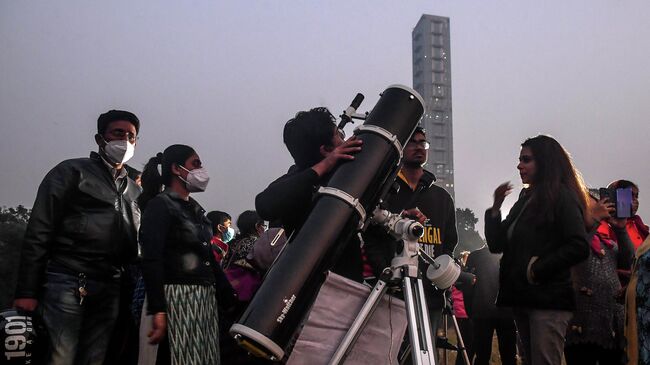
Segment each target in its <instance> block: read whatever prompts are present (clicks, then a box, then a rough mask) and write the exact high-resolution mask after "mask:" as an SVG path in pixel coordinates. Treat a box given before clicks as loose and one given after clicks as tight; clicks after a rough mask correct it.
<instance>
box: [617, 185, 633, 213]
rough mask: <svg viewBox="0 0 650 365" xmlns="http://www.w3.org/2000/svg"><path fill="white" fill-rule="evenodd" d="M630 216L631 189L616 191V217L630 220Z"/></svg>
mask: <svg viewBox="0 0 650 365" xmlns="http://www.w3.org/2000/svg"><path fill="white" fill-rule="evenodd" d="M631 216H632V189H631V188H625V189H616V217H617V218H630V217H631Z"/></svg>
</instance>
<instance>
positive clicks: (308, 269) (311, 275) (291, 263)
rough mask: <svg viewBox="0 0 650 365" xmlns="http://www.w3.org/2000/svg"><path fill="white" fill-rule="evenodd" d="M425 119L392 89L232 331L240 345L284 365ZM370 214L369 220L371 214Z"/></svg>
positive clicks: (406, 92)
mask: <svg viewBox="0 0 650 365" xmlns="http://www.w3.org/2000/svg"><path fill="white" fill-rule="evenodd" d="M423 112H424V101H423V100H422V97H421V96H420V95H419V94H418V93H417V92H416V91H414V90H412V89H410V88H408V87H406V86H401V85H391V86H389V87H388V88H387V89H386V90H385V91H384V92H383V93H382V94H381V97H380V98H379V101H378V102H377V104H376V105H375V107H374V108H373V109H372V111H371V112H370V114H369V115H368V117H367V118H366V121H365V123H364V124H363V125H361V126H359V127H358V128H357V129H356V130H355V135H357V137H358V138H359V139H361V140H363V147H362V150H361V151H360V152H359V153H358V154H356V155H355V159H354V160H353V161H349V162H345V163H343V164H341V165H339V166H338V167H337V168H336V171H335V172H334V173H333V175H332V177H331V178H330V180H329V183H328V186H327V187H323V188H321V190H320V194H319V196H318V197H317V199H316V201H315V203H314V205H313V208H312V210H311V212H310V213H309V216H308V217H307V220H306V221H305V223H304V224H303V226H302V228H301V229H300V230H299V231H297V232H295V233H294V234H293V237H292V238H291V240H290V241H289V242H288V243H287V245H286V247H285V248H284V251H283V252H282V254H281V255H280V256H279V257H278V259H277V261H276V263H275V264H274V265H273V267H272V268H271V270H270V271H269V272H268V274H267V276H266V278H265V279H264V282H263V283H262V286H261V287H260V289H259V290H258V292H257V293H256V294H255V296H254V297H253V300H252V301H251V303H250V305H249V306H248V308H247V309H246V311H245V312H244V314H243V315H242V317H241V318H240V320H239V322H238V323H235V324H234V325H233V326H232V327H231V328H230V333H231V334H232V335H233V336H234V337H235V338H236V339H237V340H238V342H239V343H240V345H242V346H243V347H245V348H246V349H247V350H248V351H250V352H251V353H253V354H256V355H258V356H263V357H267V358H270V359H275V360H280V359H282V357H283V356H284V351H285V348H286V346H287V344H288V343H289V341H290V340H291V337H292V336H293V334H294V332H295V331H296V329H297V327H298V326H299V324H300V322H301V321H302V319H303V317H304V316H305V315H306V313H307V312H308V311H309V309H310V307H311V305H312V304H313V302H314V300H315V298H316V295H317V294H318V290H319V289H320V286H321V285H322V283H323V281H324V278H325V275H324V274H325V272H327V270H329V269H330V268H331V267H332V265H333V264H334V263H335V262H336V260H337V258H338V256H339V254H340V253H341V252H342V251H343V248H344V247H345V245H346V244H347V242H348V241H349V240H350V238H351V237H352V235H354V234H355V233H356V232H357V231H358V230H359V227H360V225H362V224H363V223H364V222H365V220H366V219H369V218H370V216H371V215H372V211H373V210H374V208H375V207H376V206H377V204H378V203H379V200H380V198H382V197H381V195H382V194H383V193H384V192H385V191H386V190H387V189H386V186H387V184H392V183H393V180H394V176H395V172H396V169H397V167H398V166H399V163H400V161H401V157H402V146H404V144H405V143H407V142H408V139H409V138H410V137H411V134H413V131H414V130H415V128H416V126H417V123H418V121H419V120H420V118H421V117H422V114H423ZM366 212H367V213H366Z"/></svg>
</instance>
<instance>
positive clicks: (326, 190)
mask: <svg viewBox="0 0 650 365" xmlns="http://www.w3.org/2000/svg"><path fill="white" fill-rule="evenodd" d="M318 193H319V194H323V195H331V196H333V197H335V198H339V199H341V200H343V201H344V202H346V203H347V204H348V205H349V206H351V207H352V208H354V209H355V210H356V211H357V214H359V222H360V223H361V222H365V221H366V210H365V209H364V208H363V205H361V203H360V202H359V199H357V198H355V197H353V196H352V195H350V194H348V193H346V192H345V191H343V190H340V189H337V188H332V187H329V186H321V187H320V188H319V189H318Z"/></svg>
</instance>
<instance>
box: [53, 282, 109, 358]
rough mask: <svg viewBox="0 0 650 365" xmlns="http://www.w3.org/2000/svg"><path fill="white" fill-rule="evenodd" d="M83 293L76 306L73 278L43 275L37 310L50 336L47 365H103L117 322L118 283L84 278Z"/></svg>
mask: <svg viewBox="0 0 650 365" xmlns="http://www.w3.org/2000/svg"><path fill="white" fill-rule="evenodd" d="M86 290H87V292H88V294H87V295H86V297H85V298H84V301H83V304H82V305H80V304H79V279H78V278H77V277H76V276H74V275H69V274H62V273H54V272H48V273H47V279H46V284H45V291H44V293H43V297H42V299H41V303H40V311H41V313H42V316H43V321H44V323H45V326H46V328H47V331H48V334H49V337H50V338H49V340H50V351H51V354H50V355H51V357H50V360H49V364H56V365H59V364H61V365H63V364H70V365H72V364H96V365H101V364H103V362H104V357H105V355H106V348H107V347H108V342H109V340H110V338H111V333H112V332H113V326H114V325H115V320H116V319H117V313H118V308H119V298H120V283H119V280H114V281H97V280H93V279H86Z"/></svg>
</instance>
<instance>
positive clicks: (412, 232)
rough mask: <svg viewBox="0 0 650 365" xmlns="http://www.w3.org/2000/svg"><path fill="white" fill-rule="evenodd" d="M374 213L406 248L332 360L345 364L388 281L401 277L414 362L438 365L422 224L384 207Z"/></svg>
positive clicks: (394, 261)
mask: <svg viewBox="0 0 650 365" xmlns="http://www.w3.org/2000/svg"><path fill="white" fill-rule="evenodd" d="M373 214H374V216H373V220H374V221H375V222H376V223H381V224H384V225H385V226H386V227H387V228H388V229H389V231H390V232H391V234H393V235H394V236H398V237H399V238H401V239H402V241H403V248H402V250H401V252H399V253H397V254H396V255H395V257H394V258H393V260H392V261H391V267H389V268H386V269H384V271H383V272H382V275H380V278H379V280H378V281H377V284H376V285H375V286H374V288H373V289H372V291H371V292H370V295H369V296H368V299H367V300H366V302H365V303H364V305H363V307H361V310H360V311H359V314H358V316H357V317H356V319H355V320H354V322H353V323H352V325H351V326H350V329H349V330H348V332H347V333H346V334H345V336H344V337H343V340H342V341H341V344H340V345H339V347H338V349H337V350H336V352H335V353H334V355H333V356H332V359H331V360H330V362H329V364H330V365H338V364H343V362H344V361H345V358H346V356H347V355H348V353H349V352H350V350H351V349H352V345H353V344H354V343H355V342H356V340H357V338H358V337H359V335H360V334H361V331H362V330H363V328H364V327H365V325H366V323H367V322H368V320H369V319H370V317H371V316H372V313H373V312H374V311H375V309H376V308H377V305H378V304H379V302H380V300H381V298H382V297H383V295H384V294H385V293H386V291H387V290H388V287H389V285H388V283H389V282H390V283H397V282H400V281H401V286H402V290H403V293H404V303H405V305H406V316H407V320H408V324H407V328H408V331H409V339H410V341H411V346H412V348H413V350H412V359H413V364H414V365H435V363H436V361H435V356H436V354H435V347H434V346H433V341H434V337H433V334H432V331H431V322H430V320H429V313H428V311H427V305H426V301H425V297H424V287H423V285H422V279H421V278H420V277H419V275H418V242H417V238H418V237H420V236H421V235H422V232H423V228H422V225H421V224H419V223H417V222H416V221H413V220H410V219H407V218H402V217H400V216H399V215H397V214H391V213H389V212H387V211H384V210H380V209H376V210H375V212H374V213H373Z"/></svg>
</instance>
